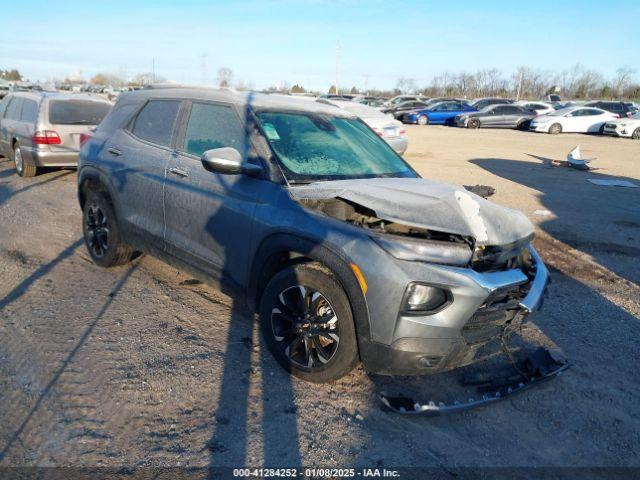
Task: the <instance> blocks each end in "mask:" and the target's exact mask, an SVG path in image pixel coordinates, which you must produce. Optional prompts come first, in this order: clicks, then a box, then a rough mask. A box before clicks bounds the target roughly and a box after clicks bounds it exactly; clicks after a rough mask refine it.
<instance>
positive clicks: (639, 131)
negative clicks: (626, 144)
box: [631, 127, 640, 140]
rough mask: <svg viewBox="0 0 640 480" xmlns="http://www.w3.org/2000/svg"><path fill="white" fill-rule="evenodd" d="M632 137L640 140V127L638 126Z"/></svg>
mask: <svg viewBox="0 0 640 480" xmlns="http://www.w3.org/2000/svg"><path fill="white" fill-rule="evenodd" d="M631 138H633V139H634V140H640V127H638V128H636V129H635V130H634V131H633V133H632V134H631Z"/></svg>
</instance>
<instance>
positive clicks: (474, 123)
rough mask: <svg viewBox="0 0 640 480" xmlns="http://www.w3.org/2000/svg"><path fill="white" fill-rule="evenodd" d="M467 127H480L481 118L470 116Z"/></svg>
mask: <svg viewBox="0 0 640 480" xmlns="http://www.w3.org/2000/svg"><path fill="white" fill-rule="evenodd" d="M467 128H473V129H476V128H480V120H478V119H477V118H470V119H469V121H468V122H467Z"/></svg>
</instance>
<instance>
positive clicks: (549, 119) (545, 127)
mask: <svg viewBox="0 0 640 480" xmlns="http://www.w3.org/2000/svg"><path fill="white" fill-rule="evenodd" d="M616 118H618V116H617V115H616V114H614V113H611V112H607V111H605V110H601V109H600V108H595V107H586V106H584V107H568V108H561V109H560V110H555V111H554V112H553V113H550V114H548V115H540V116H538V117H536V118H534V119H533V120H531V123H530V125H529V129H530V130H532V131H534V132H546V133H551V134H553V135H555V134H558V133H562V132H565V133H570V132H574V133H598V132H602V131H603V130H604V124H605V123H606V122H609V121H611V120H615V119H616Z"/></svg>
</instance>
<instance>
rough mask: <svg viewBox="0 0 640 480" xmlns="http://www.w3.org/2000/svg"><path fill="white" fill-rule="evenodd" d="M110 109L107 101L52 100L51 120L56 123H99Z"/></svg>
mask: <svg viewBox="0 0 640 480" xmlns="http://www.w3.org/2000/svg"><path fill="white" fill-rule="evenodd" d="M110 110H111V104H110V103H107V102H94V101H91V100H52V101H51V103H50V106H49V121H50V122H51V123H52V124H54V125H98V124H99V123H100V122H101V121H102V119H103V118H104V117H105V116H106V115H107V113H109V111H110Z"/></svg>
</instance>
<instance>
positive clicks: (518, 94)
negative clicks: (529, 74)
mask: <svg viewBox="0 0 640 480" xmlns="http://www.w3.org/2000/svg"><path fill="white" fill-rule="evenodd" d="M523 76H524V72H520V81H519V82H518V92H517V93H516V101H518V100H520V92H521V91H522V77H523Z"/></svg>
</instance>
